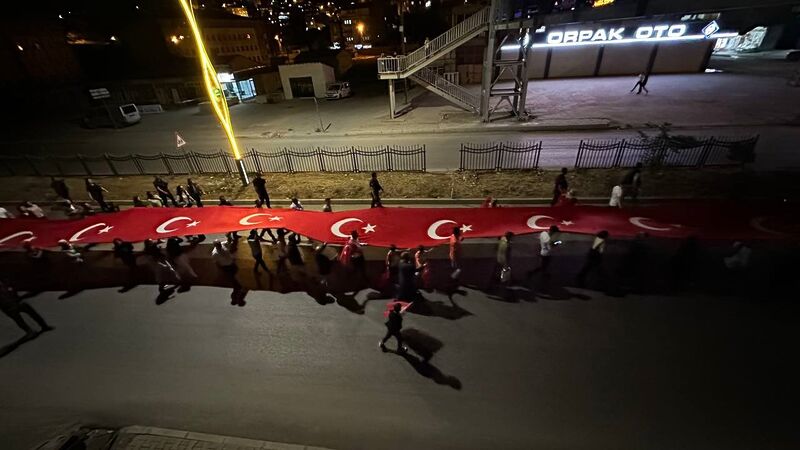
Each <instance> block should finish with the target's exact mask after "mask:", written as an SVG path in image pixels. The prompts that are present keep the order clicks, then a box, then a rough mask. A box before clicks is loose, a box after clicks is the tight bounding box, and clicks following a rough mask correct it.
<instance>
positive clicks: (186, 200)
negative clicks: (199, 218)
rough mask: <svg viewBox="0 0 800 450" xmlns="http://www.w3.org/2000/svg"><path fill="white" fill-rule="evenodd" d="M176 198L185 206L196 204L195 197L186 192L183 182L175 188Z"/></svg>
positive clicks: (189, 206)
mask: <svg viewBox="0 0 800 450" xmlns="http://www.w3.org/2000/svg"><path fill="white" fill-rule="evenodd" d="M175 198H176V199H177V200H178V205H180V206H182V207H184V208H191V206H192V205H193V204H194V199H193V198H192V197H191V196H190V195H189V193H188V192H186V188H184V187H183V185H181V184H179V185H178V186H177V187H176V188H175Z"/></svg>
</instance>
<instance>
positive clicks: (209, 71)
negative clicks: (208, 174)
mask: <svg viewBox="0 0 800 450" xmlns="http://www.w3.org/2000/svg"><path fill="white" fill-rule="evenodd" d="M178 2H179V3H180V4H181V8H182V9H183V13H184V15H185V16H186V21H187V22H188V23H189V28H191V30H192V35H193V36H194V41H195V43H196V44H197V57H198V59H199V60H200V68H201V70H202V71H203V84H204V85H205V87H206V92H207V93H208V97H209V99H210V100H211V106H213V108H214V113H215V114H216V115H217V119H219V123H220V125H222V129H223V130H224V131H225V136H226V137H227V138H228V142H229V143H230V146H231V151H232V152H233V157H234V158H235V159H237V160H241V159H242V156H241V154H240V153H239V145H238V144H237V143H236V137H235V136H234V134H233V125H232V124H231V114H230V110H229V109H228V102H227V101H226V100H225V95H224V94H223V91H222V86H220V84H219V80H218V79H217V71H216V70H214V65H213V64H212V63H211V59H210V58H209V57H208V52H207V51H206V47H205V44H204V43H203V38H202V35H201V34H200V27H199V26H198V25H197V20H196V19H195V17H194V9H193V8H192V5H191V0H178Z"/></svg>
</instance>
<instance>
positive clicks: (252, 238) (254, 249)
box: [247, 229, 272, 276]
mask: <svg viewBox="0 0 800 450" xmlns="http://www.w3.org/2000/svg"><path fill="white" fill-rule="evenodd" d="M262 241H264V239H262V238H261V236H259V235H258V230H255V229H253V230H250V235H249V236H247V245H249V246H250V253H251V254H252V255H253V260H254V261H255V264H254V265H253V272H255V273H256V274H258V268H259V267H261V268H262V269H264V271H265V272H267V275H270V276H271V275H272V272H270V271H269V267H267V263H266V262H264V253H263V251H262V249H261V242H262Z"/></svg>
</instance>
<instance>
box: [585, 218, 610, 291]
mask: <svg viewBox="0 0 800 450" xmlns="http://www.w3.org/2000/svg"><path fill="white" fill-rule="evenodd" d="M607 241H608V231H605V230H603V231H601V232H599V233H597V235H596V236H595V238H594V241H593V242H592V247H591V248H590V249H589V253H588V254H587V255H586V262H584V264H583V267H582V268H581V271H580V272H579V273H578V286H579V287H585V286H586V277H587V276H588V275H589V273H591V272H592V271H597V272H599V273H600V284H601V286H602V287H603V288H604V289H605V288H607V280H606V273H605V269H604V268H603V255H604V254H605V252H606V242H607Z"/></svg>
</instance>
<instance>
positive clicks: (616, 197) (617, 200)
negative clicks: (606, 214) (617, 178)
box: [608, 185, 622, 208]
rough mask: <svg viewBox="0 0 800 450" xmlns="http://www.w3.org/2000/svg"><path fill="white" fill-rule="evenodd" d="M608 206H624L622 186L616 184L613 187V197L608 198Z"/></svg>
mask: <svg viewBox="0 0 800 450" xmlns="http://www.w3.org/2000/svg"><path fill="white" fill-rule="evenodd" d="M608 206H610V207H612V208H622V186H620V185H616V186H614V187H613V188H611V198H610V199H609V200H608Z"/></svg>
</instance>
